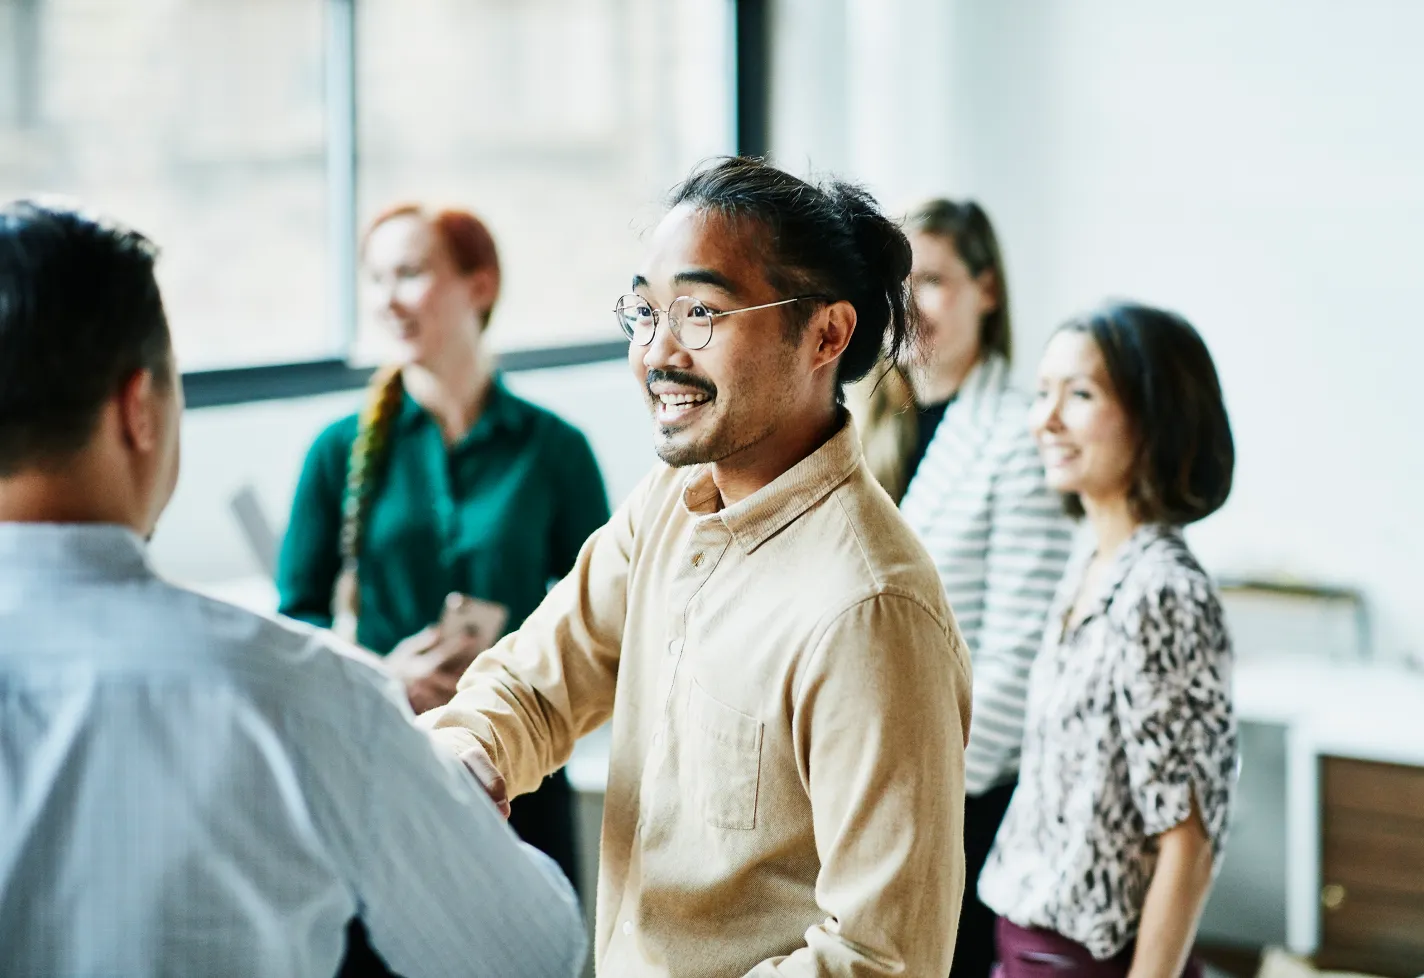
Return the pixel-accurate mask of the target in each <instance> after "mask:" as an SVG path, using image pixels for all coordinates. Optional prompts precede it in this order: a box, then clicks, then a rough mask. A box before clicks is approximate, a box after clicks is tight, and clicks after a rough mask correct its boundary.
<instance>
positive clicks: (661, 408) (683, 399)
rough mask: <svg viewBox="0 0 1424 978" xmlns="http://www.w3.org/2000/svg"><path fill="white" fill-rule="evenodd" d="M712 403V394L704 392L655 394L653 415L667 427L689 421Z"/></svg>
mask: <svg viewBox="0 0 1424 978" xmlns="http://www.w3.org/2000/svg"><path fill="white" fill-rule="evenodd" d="M710 403H712V398H711V396H710V395H707V394H702V393H677V394H654V395H653V415H654V416H655V417H656V419H657V422H658V423H659V424H661V425H663V426H665V427H666V426H671V425H676V424H680V423H682V422H685V421H688V420H689V419H691V418H692V416H693V415H695V414H696V413H697V412H698V411H700V410H701V409H702V408H704V407H706V406H707V405H708V404H710Z"/></svg>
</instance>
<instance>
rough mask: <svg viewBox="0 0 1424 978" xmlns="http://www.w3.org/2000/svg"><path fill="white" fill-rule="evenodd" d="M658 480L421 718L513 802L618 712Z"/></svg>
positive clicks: (593, 539) (594, 539) (589, 543)
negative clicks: (468, 753)
mask: <svg viewBox="0 0 1424 978" xmlns="http://www.w3.org/2000/svg"><path fill="white" fill-rule="evenodd" d="M651 478H652V477H651V476H650V477H649V480H645V481H644V483H643V484H642V485H641V486H639V488H638V489H636V490H634V492H633V494H632V495H631V496H630V497H629V499H628V500H627V502H625V503H624V504H623V505H622V506H621V507H619V509H618V511H617V512H616V513H614V514H613V517H612V519H610V520H609V521H608V523H606V524H605V525H604V526H603V527H602V528H600V529H599V530H597V531H595V532H594V534H593V536H591V537H589V539H588V541H587V542H586V543H585V544H584V545H583V549H582V550H580V551H579V555H578V559H577V560H576V561H575V562H574V567H573V570H572V571H570V572H569V574H568V576H566V577H565V578H564V579H563V580H561V581H560V582H559V583H558V584H556V585H555V586H554V588H553V589H552V590H551V591H550V592H549V594H548V595H547V596H546V597H545V598H544V600H543V602H541V603H540V605H539V607H538V608H536V609H535V610H534V612H533V614H531V615H530V616H529V617H528V618H527V619H526V620H525V622H524V624H523V625H522V626H520V628H519V629H518V630H516V631H514V632H511V633H510V634H509V635H506V636H505V637H504V638H503V639H502V640H501V641H500V642H499V643H498V644H496V645H495V646H494V647H493V648H492V649H490V650H489V651H488V652H485V653H484V654H483V655H481V656H480V657H479V658H477V659H476V660H475V662H474V664H473V665H472V666H470V668H469V669H468V670H467V671H466V673H465V675H464V676H463V677H461V679H460V682H459V686H458V692H457V693H456V694H455V697H454V699H452V700H451V701H450V702H449V703H448V704H447V705H446V706H443V707H438V708H436V709H434V710H431V711H429V712H427V713H424V714H422V715H421V716H420V725H421V726H422V727H424V728H426V729H427V730H429V731H431V734H432V736H433V737H434V738H435V740H436V741H437V742H438V743H440V744H442V745H443V746H445V747H447V748H448V749H450V750H451V751H453V752H455V753H459V752H461V751H464V750H466V749H468V748H470V747H471V746H473V745H474V744H476V743H478V744H479V745H480V746H482V747H483V748H484V749H485V752H486V753H488V754H489V756H490V760H492V761H493V762H494V765H495V767H496V768H497V769H498V770H499V772H500V774H502V775H503V776H504V779H505V783H506V785H507V788H508V791H509V794H510V797H514V796H517V795H521V794H526V793H528V792H530V791H533V790H534V789H535V788H537V787H538V786H539V783H540V782H541V781H542V780H543V778H544V777H545V775H547V774H550V773H552V772H553V771H556V770H558V769H559V768H561V767H563V765H564V764H565V762H567V761H568V759H569V756H570V755H571V754H572V753H573V748H574V744H575V743H576V742H577V741H578V739H579V738H580V737H582V736H584V735H585V734H587V733H589V732H591V731H593V730H595V729H596V728H597V727H598V726H599V725H601V724H602V723H603V722H604V721H606V720H607V719H608V718H609V717H610V716H611V715H612V713H613V696H614V692H615V689H616V686H617V681H618V663H619V659H620V655H621V650H622V644H623V629H624V624H625V619H626V617H627V613H628V573H629V566H630V561H631V559H632V554H633V547H634V527H635V525H636V524H635V520H636V518H637V517H636V513H637V510H638V509H639V507H640V506H641V501H642V499H643V497H644V496H645V492H646V487H647V486H648V484H649V481H650V480H651Z"/></svg>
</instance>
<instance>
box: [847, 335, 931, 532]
mask: <svg viewBox="0 0 1424 978" xmlns="http://www.w3.org/2000/svg"><path fill="white" fill-rule="evenodd" d="M846 403H847V406H848V407H849V408H850V411H851V413H852V414H853V415H855V418H856V424H857V425H858V426H859V428H860V442H861V446H862V449H863V451H864V453H865V464H866V465H868V466H869V467H870V472H871V474H872V475H874V476H875V478H876V481H878V482H879V483H880V484H881V485H882V486H883V487H884V488H885V491H886V492H888V493H889V494H890V498H891V499H893V500H895V502H896V504H897V505H898V504H899V502H900V500H901V499H903V498H904V496H905V490H906V489H907V488H909V480H908V478H907V477H906V472H905V469H906V463H907V462H908V461H909V458H910V454H911V453H912V452H913V451H914V450H915V441H916V439H917V438H918V437H919V425H918V421H917V414H916V410H917V409H916V407H915V392H914V391H913V390H912V389H911V387H910V379H909V377H907V376H906V375H905V372H904V371H903V370H901V369H900V368H899V367H897V366H895V365H894V364H890V363H886V362H885V361H883V360H882V361H881V362H880V363H879V364H877V365H876V367H875V368H874V369H873V370H871V372H870V375H869V376H867V377H866V378H865V379H864V380H862V381H860V382H859V383H857V384H855V385H854V386H853V387H851V388H850V389H849V390H848V391H847V394H846Z"/></svg>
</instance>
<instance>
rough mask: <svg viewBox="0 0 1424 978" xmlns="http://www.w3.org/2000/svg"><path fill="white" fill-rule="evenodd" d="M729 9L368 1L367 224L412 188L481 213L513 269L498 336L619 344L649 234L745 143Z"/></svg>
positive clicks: (360, 89) (363, 13)
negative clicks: (702, 165) (625, 295)
mask: <svg viewBox="0 0 1424 978" xmlns="http://www.w3.org/2000/svg"><path fill="white" fill-rule="evenodd" d="M731 6H732V5H731V4H730V3H729V2H728V0H677V2H668V0H519V2H511V0H360V2H359V3H358V4H357V6H356V12H357V23H356V39H357V41H356V49H357V58H356V90H357V93H358V99H357V126H356V131H357V140H358V152H357V161H358V169H357V187H358V201H359V207H358V210H359V212H360V215H361V220H362V222H363V223H364V222H365V221H366V220H369V218H370V216H371V215H372V214H374V213H376V212H378V211H380V210H382V209H383V208H385V207H387V206H389V205H391V204H393V203H396V202H402V201H407V200H413V201H423V202H430V203H433V204H436V205H450V206H456V207H462V208H465V209H468V210H471V211H474V212H475V213H477V214H479V215H480V216H481V217H482V218H483V219H484V220H485V221H486V223H487V224H488V225H489V227H490V231H491V232H492V233H493V235H494V237H495V241H496V242H497V243H498V245H499V249H500V258H501V264H502V268H503V285H502V291H501V296H500V300H499V305H498V306H497V307H496V309H495V314H494V318H493V319H492V321H491V331H490V339H491V342H492V343H493V344H494V345H495V346H496V347H498V348H504V349H509V348H520V349H523V348H529V347H538V346H549V345H557V344H565V343H570V342H590V341H597V340H617V339H620V338H621V337H620V334H619V333H618V331H617V329H616V327H615V326H614V325H613V317H612V315H611V314H610V312H609V310H610V309H611V308H612V304H613V301H614V299H616V298H617V297H618V295H619V294H621V293H622V292H624V291H626V290H627V288H628V280H629V276H630V275H631V274H632V272H633V270H634V267H635V263H636V261H637V259H638V257H639V254H640V247H641V245H640V240H639V235H640V233H641V232H642V231H643V230H644V229H646V228H648V227H649V226H651V225H652V224H653V223H654V222H655V221H656V219H657V217H658V216H659V214H660V211H661V207H660V201H661V198H662V197H663V196H664V195H665V193H666V192H667V190H668V189H669V188H671V186H672V185H673V184H674V183H676V182H677V180H678V179H679V178H680V177H682V176H684V175H685V174H686V173H687V171H688V169H689V168H690V167H691V166H692V165H693V164H695V163H696V162H697V161H699V160H701V159H704V158H706V157H709V156H715V155H717V154H720V153H726V152H729V151H730V150H731V147H732V134H731V133H732V121H731V120H732V105H731V101H732V99H731V89H732V85H731V81H730V71H729V69H730V67H731V65H732V59H731V24H730V15H731ZM361 337H362V341H363V342H362V344H361V348H362V350H363V351H367V350H373V349H379V347H380V338H379V334H377V333H376V331H375V330H374V329H373V328H372V327H371V326H370V325H369V324H368V323H366V322H363V323H362V330H361Z"/></svg>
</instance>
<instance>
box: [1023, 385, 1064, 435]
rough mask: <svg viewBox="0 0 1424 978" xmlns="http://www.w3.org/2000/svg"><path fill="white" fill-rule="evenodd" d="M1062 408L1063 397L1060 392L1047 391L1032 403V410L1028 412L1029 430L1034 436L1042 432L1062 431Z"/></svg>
mask: <svg viewBox="0 0 1424 978" xmlns="http://www.w3.org/2000/svg"><path fill="white" fill-rule="evenodd" d="M1062 406H1063V395H1062V393H1061V392H1059V391H1057V390H1049V391H1048V392H1047V393H1045V394H1043V395H1042V396H1041V397H1039V398H1038V399H1037V401H1036V402H1035V403H1034V405H1033V410H1031V411H1030V412H1029V416H1028V427H1029V430H1030V431H1031V432H1033V433H1034V434H1038V433H1039V432H1042V431H1051V432H1057V431H1062V430H1063V417H1062V413H1061V409H1062Z"/></svg>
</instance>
